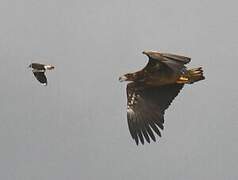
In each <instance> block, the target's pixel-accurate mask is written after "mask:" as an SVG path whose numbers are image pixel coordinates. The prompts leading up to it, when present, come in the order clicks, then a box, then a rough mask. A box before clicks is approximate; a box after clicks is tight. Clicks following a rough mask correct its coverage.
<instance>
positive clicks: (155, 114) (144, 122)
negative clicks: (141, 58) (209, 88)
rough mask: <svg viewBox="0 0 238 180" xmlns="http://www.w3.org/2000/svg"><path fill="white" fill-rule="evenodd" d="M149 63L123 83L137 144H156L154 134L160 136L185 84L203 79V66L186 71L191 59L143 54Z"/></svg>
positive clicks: (130, 127)
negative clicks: (172, 106) (169, 112)
mask: <svg viewBox="0 0 238 180" xmlns="http://www.w3.org/2000/svg"><path fill="white" fill-rule="evenodd" d="M143 54H145V55H147V56H148V57H149V62H148V63H147V65H146V66H145V67H144V68H143V69H142V70H140V71H137V72H135V73H128V74H125V75H123V76H121V77H120V78H119V80H120V81H131V82H130V83H129V84H128V85H127V121H128V127H129V130H130V134H131V136H132V138H133V139H134V140H135V142H136V144H137V145H138V143H139V141H140V142H141V143H142V144H144V142H145V140H146V141H147V142H148V143H150V141H151V139H152V140H153V141H156V137H155V133H156V134H157V135H158V136H161V132H160V129H161V130H163V128H164V126H163V124H164V112H165V110H166V109H167V108H168V107H169V105H170V103H171V102H172V101H173V99H174V98H175V97H176V96H177V95H178V93H179V91H180V90H181V89H182V88H183V86H184V84H192V83H194V82H197V81H200V80H203V79H204V76H203V70H202V68H201V67H199V68H195V69H190V70H189V69H187V68H186V66H185V64H187V63H189V62H190V60H191V59H190V58H189V57H185V56H179V55H174V54H167V53H159V52H155V51H144V52H143Z"/></svg>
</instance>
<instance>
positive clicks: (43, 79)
mask: <svg viewBox="0 0 238 180" xmlns="http://www.w3.org/2000/svg"><path fill="white" fill-rule="evenodd" d="M33 74H34V76H35V77H36V79H37V80H38V81H39V82H40V83H41V84H43V85H44V86H46V85H47V78H46V76H45V73H44V72H33Z"/></svg>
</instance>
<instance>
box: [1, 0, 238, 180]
mask: <svg viewBox="0 0 238 180" xmlns="http://www.w3.org/2000/svg"><path fill="white" fill-rule="evenodd" d="M237 5H238V4H237V1H235V0H233V1H232V0H230V1H222V2H221V1H215V0H213V1H205V0H204V1H195V0H181V1H172V0H166V1H142V0H131V1H128V0H120V1H114V0H101V1H92V0H80V1H76V0H74V1H73V0H67V1H63V0H60V1H59V0H51V1H49V0H42V1H38V0H22V1H17V0H12V1H9V0H1V1H0V24H1V28H0V62H1V66H0V81H1V84H2V85H1V88H0V93H1V100H0V107H1V110H0V143H1V146H0V179H2V180H33V179H34V180H65V179H68V180H69V179H84V180H92V179H115V180H121V179H125V180H127V179H137V180H145V179H147V180H150V179H153V180H154V179H166V180H184V179H193V180H201V179H202V180H210V179H216V180H224V179H230V180H233V179H237V178H238V172H237V169H238V156H237V152H238V132H237V129H238V122H237V110H238V85H237V67H238V36H237V32H238V11H237ZM143 50H159V51H161V52H170V53H177V54H181V55H187V56H190V57H192V61H191V63H190V64H189V67H198V66H203V68H204V71H205V76H206V80H205V81H201V82H198V83H196V84H193V85H186V86H185V87H184V89H183V90H182V92H181V93H180V94H179V96H178V97H177V98H176V99H175V101H174V102H173V103H172V105H171V106H170V108H169V109H168V110H167V111H166V115H165V130H164V131H163V134H162V136H163V137H162V138H161V139H160V140H159V142H157V143H151V144H146V145H144V146H141V145H140V146H136V144H135V143H134V141H133V140H132V139H131V137H130V135H129V131H128V128H127V120H126V93H125V87H126V84H125V83H119V81H118V77H119V76H120V75H121V74H124V73H127V72H132V71H136V70H138V69H140V68H142V67H143V66H144V65H145V64H146V63H147V58H146V57H145V56H144V55H143V54H141V52H142V51H143ZM31 60H33V61H35V62H41V63H49V64H53V65H55V66H56V68H55V69H54V70H53V71H51V72H48V73H47V76H48V82H49V84H48V86H47V87H44V86H41V85H40V83H38V82H37V81H36V80H35V78H34V77H33V75H32V72H31V71H30V70H29V69H27V66H28V65H29V64H30V62H31Z"/></svg>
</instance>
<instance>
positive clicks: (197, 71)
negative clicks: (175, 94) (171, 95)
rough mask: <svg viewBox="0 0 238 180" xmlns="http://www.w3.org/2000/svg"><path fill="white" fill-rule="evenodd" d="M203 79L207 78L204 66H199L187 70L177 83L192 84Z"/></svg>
mask: <svg viewBox="0 0 238 180" xmlns="http://www.w3.org/2000/svg"><path fill="white" fill-rule="evenodd" d="M203 79H205V77H204V76H203V70H202V67H199V68H194V69H189V70H187V72H186V73H185V74H184V75H182V76H181V77H180V78H179V79H178V80H177V83H186V84H192V83H194V82H197V81H201V80H203Z"/></svg>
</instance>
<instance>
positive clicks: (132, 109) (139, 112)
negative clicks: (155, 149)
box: [127, 82, 183, 145]
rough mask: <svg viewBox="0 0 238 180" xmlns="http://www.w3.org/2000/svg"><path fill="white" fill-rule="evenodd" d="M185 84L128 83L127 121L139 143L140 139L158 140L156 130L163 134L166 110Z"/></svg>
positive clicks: (131, 132) (141, 140) (142, 140)
mask: <svg viewBox="0 0 238 180" xmlns="http://www.w3.org/2000/svg"><path fill="white" fill-rule="evenodd" d="M182 87H183V84H171V85H165V86H159V87H145V86H144V85H141V84H139V83H135V82H132V83H129V84H128V85H127V122H128V127H129V131H130V134H131V136H132V138H133V139H134V140H135V142H136V144H137V145H138V143H139V140H140V142H141V143H142V144H144V139H146V141H147V142H148V143H150V139H152V140H153V141H156V138H155V135H154V132H155V133H156V134H157V135H159V136H161V133H160V130H159V128H160V129H162V130H163V128H164V126H163V123H164V112H165V110H166V109H167V108H168V107H169V105H170V103H171V102H172V101H173V99H174V98H175V97H176V96H177V95H178V93H179V91H180V90H181V89H182Z"/></svg>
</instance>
